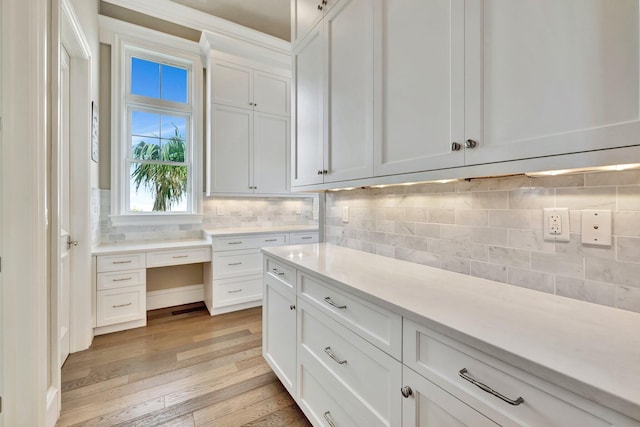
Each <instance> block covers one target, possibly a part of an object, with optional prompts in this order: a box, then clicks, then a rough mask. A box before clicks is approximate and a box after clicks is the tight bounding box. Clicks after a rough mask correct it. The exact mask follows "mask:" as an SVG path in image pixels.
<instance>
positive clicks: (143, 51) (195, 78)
mask: <svg viewBox="0 0 640 427" xmlns="http://www.w3.org/2000/svg"><path fill="white" fill-rule="evenodd" d="M100 41H101V42H102V43H106V44H110V45H111V135H112V138H111V222H112V223H113V224H114V225H127V224H131V225H136V224H171V223H180V224H185V223H196V224H197V223H202V217H203V215H202V151H203V139H202V138H203V136H202V133H203V132H202V129H203V123H202V120H203V116H202V99H203V72H202V62H201V58H200V54H199V46H198V44H197V43H195V42H191V41H188V40H184V39H180V38H178V37H174V36H170V35H167V34H164V33H161V32H158V31H154V30H149V29H147V28H143V27H139V26H137V25H133V24H129V23H126V22H122V21H118V20H115V19H111V18H106V17H104V16H101V17H100ZM132 55H133V56H135V57H138V58H141V59H147V60H150V61H154V62H161V63H166V64H168V65H176V66H179V67H182V68H187V69H188V70H189V73H188V102H189V108H185V104H182V103H176V102H171V101H165V100H157V102H153V104H151V103H150V102H149V98H147V97H141V96H137V95H131V94H129V93H128V91H129V84H130V75H129V73H130V63H131V62H130V61H131V56H132ZM129 106H137V107H141V108H140V109H145V107H152V106H153V108H154V109H155V110H154V111H157V112H159V111H158V110H162V109H163V107H164V108H167V107H168V108H171V109H167V110H165V111H164V112H165V113H167V112H168V113H178V110H182V111H184V113H186V114H190V116H191V117H190V123H189V124H188V130H187V138H188V140H187V141H188V142H187V152H186V153H185V163H187V164H188V165H189V167H190V173H189V178H188V179H189V181H188V183H187V185H188V187H189V188H188V191H187V209H190V211H189V212H187V213H183V212H145V213H131V212H129V211H128V210H129V200H130V198H129V196H130V194H129V193H130V187H129V182H130V178H129V173H130V169H129V167H128V166H129V164H130V163H129V158H128V156H129V153H130V148H129V145H130V144H131V126H130V117H131V114H130V108H129Z"/></svg>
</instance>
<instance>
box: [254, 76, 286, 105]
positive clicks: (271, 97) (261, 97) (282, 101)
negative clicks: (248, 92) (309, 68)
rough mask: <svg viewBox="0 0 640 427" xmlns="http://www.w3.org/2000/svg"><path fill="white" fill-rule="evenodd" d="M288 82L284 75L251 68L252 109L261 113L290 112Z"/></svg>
mask: <svg viewBox="0 0 640 427" xmlns="http://www.w3.org/2000/svg"><path fill="white" fill-rule="evenodd" d="M290 91H291V89H290V82H289V79H288V78H286V77H282V76H278V75H276V74H271V73H265V72H264V71H259V70H253V109H254V110H255V111H261V112H263V113H272V114H282V115H284V116H288V115H289V114H290V113H291V109H290V108H289V105H290V104H291V93H290Z"/></svg>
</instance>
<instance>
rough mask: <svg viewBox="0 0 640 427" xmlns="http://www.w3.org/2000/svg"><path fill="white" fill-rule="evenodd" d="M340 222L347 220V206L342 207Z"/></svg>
mask: <svg viewBox="0 0 640 427" xmlns="http://www.w3.org/2000/svg"><path fill="white" fill-rule="evenodd" d="M342 222H349V206H343V207H342Z"/></svg>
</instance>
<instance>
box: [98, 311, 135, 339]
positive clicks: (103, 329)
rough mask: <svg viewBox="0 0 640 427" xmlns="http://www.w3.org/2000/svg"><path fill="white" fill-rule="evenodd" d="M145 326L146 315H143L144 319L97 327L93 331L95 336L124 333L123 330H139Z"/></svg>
mask: <svg viewBox="0 0 640 427" xmlns="http://www.w3.org/2000/svg"><path fill="white" fill-rule="evenodd" d="M142 326H147V315H146V313H145V316H144V319H140V320H132V321H130V322H123V323H116V324H114V325H107V326H98V327H97V328H95V329H94V330H93V333H94V335H95V336H98V335H104V334H110V333H111V332H119V331H124V330H125V329H133V328H140V327H142Z"/></svg>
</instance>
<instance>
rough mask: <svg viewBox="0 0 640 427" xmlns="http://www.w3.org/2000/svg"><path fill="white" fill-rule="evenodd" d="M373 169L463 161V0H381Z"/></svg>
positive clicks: (452, 164)
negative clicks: (455, 148) (453, 146)
mask: <svg viewBox="0 0 640 427" xmlns="http://www.w3.org/2000/svg"><path fill="white" fill-rule="evenodd" d="M382 8H383V10H382V13H381V18H380V19H381V21H382V22H380V23H379V25H377V28H380V29H381V30H380V34H377V35H376V39H377V40H379V41H380V43H381V48H380V49H381V64H377V65H376V66H377V67H378V68H380V69H381V72H382V82H381V86H382V89H381V92H380V94H381V98H382V99H381V101H380V102H379V104H380V105H381V108H382V111H381V116H382V119H381V120H380V123H381V126H380V128H379V129H378V132H379V135H378V136H377V138H376V144H375V151H374V171H375V175H376V176H380V175H389V174H398V173H407V172H417V171H424V170H432V169H439V168H447V167H455V166H462V165H463V164H464V154H463V152H462V151H459V152H456V151H452V150H451V144H452V143H453V142H457V143H459V144H462V145H463V144H464V141H463V138H464V0H384V1H383V2H382Z"/></svg>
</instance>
